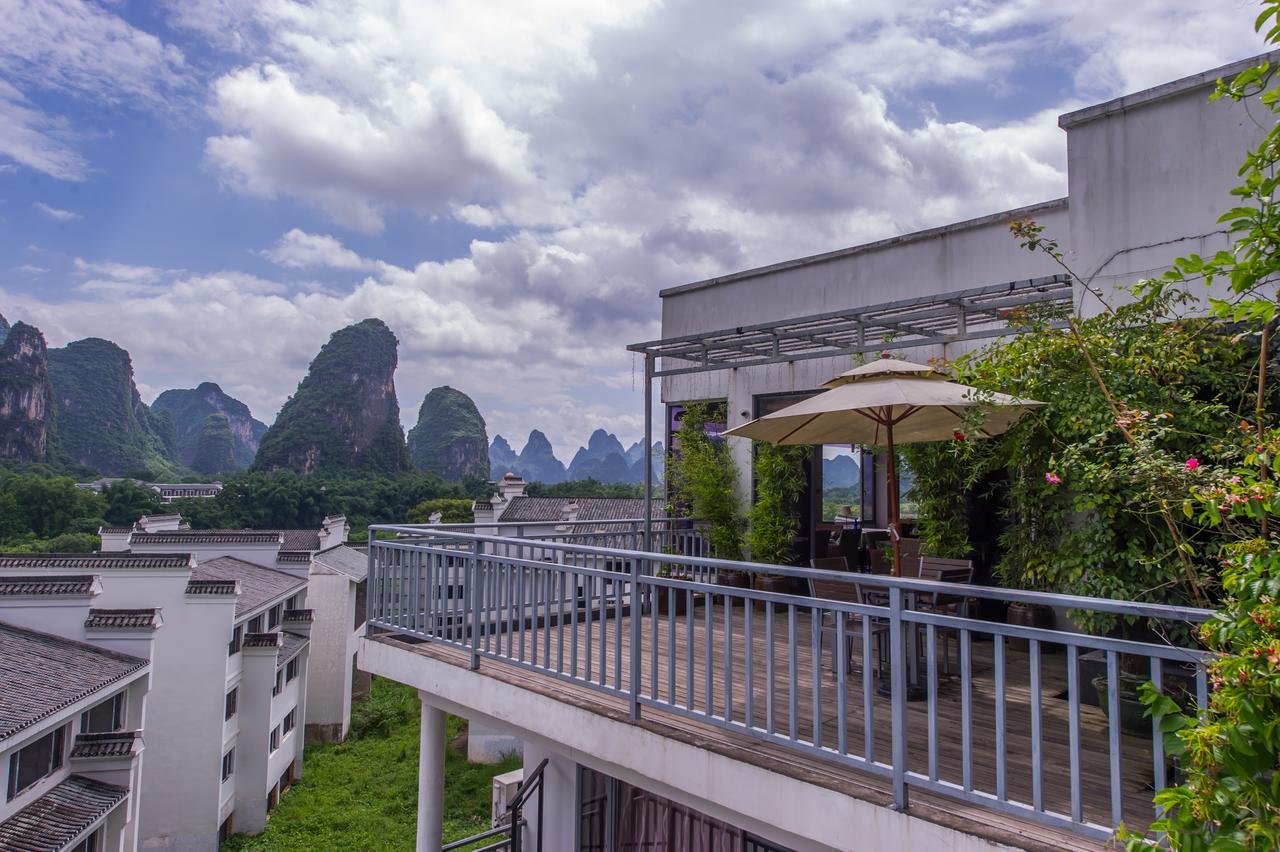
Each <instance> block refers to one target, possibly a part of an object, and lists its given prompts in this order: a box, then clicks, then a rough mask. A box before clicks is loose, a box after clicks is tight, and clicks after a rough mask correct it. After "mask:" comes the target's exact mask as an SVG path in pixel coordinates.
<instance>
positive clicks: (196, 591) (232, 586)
mask: <svg viewBox="0 0 1280 852" xmlns="http://www.w3.org/2000/svg"><path fill="white" fill-rule="evenodd" d="M235 593H236V581H235V580H188V581H187V594H189V595H234V594H235Z"/></svg>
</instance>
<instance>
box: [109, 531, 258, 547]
mask: <svg viewBox="0 0 1280 852" xmlns="http://www.w3.org/2000/svg"><path fill="white" fill-rule="evenodd" d="M279 542H280V533H279V532H278V531H274V532H273V531H271V530H165V531H163V532H153V533H147V532H136V533H134V534H133V537H132V538H131V539H129V544H130V545H132V546H135V547H136V546H137V545H139V544H176V545H190V544H279Z"/></svg>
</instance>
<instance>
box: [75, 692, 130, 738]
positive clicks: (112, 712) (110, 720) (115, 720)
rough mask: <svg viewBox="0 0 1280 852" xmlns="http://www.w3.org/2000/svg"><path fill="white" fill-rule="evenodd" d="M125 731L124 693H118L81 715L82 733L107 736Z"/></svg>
mask: <svg viewBox="0 0 1280 852" xmlns="http://www.w3.org/2000/svg"><path fill="white" fill-rule="evenodd" d="M123 730H124V693H123V692H118V693H116V694H115V695H113V696H111V697H110V698H108V699H107V700H106V701H103V702H102V703H101V704H98V705H96V706H94V707H90V708H89V709H88V710H86V711H84V712H83V713H81V714H80V733H82V734H105V733H108V732H110V731H123Z"/></svg>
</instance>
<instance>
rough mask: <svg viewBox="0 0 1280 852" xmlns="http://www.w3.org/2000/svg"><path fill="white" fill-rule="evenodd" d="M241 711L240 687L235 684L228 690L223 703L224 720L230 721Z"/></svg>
mask: <svg viewBox="0 0 1280 852" xmlns="http://www.w3.org/2000/svg"><path fill="white" fill-rule="evenodd" d="M239 712H240V687H239V686H233V687H231V688H230V689H229V690H227V694H226V696H225V697H224V698H223V704H222V721H224V722H230V721H231V720H232V719H234V718H235V717H236V714H237V713H239Z"/></svg>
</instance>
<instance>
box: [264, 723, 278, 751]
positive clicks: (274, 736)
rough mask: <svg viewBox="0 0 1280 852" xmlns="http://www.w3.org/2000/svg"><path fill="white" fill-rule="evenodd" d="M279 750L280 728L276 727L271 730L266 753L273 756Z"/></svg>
mask: <svg viewBox="0 0 1280 852" xmlns="http://www.w3.org/2000/svg"><path fill="white" fill-rule="evenodd" d="M279 750H280V726H279V725H276V726H275V727H274V728H272V729H271V738H270V742H269V743H268V748H267V753H268V754H275V753H276V752H277V751H279Z"/></svg>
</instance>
